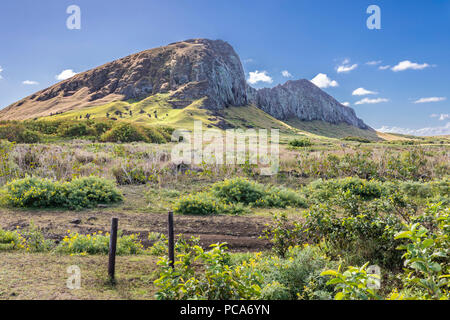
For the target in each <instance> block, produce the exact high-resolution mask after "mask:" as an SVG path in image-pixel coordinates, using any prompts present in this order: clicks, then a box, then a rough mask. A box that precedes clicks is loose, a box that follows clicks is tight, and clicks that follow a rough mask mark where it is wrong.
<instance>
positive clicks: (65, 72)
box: [55, 69, 77, 80]
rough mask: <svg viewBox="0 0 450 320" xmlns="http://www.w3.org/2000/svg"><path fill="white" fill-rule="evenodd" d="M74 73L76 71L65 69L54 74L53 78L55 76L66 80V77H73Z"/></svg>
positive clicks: (57, 78)
mask: <svg viewBox="0 0 450 320" xmlns="http://www.w3.org/2000/svg"><path fill="white" fill-rule="evenodd" d="M76 74H77V73H76V72H74V71H73V70H72V69H66V70H63V71H62V72H61V73H60V74H58V75H57V76H55V78H56V80H66V79H69V78H71V77H73V76H74V75H76Z"/></svg>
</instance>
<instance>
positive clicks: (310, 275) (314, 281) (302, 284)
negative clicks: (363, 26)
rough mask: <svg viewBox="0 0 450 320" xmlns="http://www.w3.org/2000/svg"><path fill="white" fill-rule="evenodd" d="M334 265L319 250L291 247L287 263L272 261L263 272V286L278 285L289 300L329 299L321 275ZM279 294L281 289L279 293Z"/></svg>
mask: <svg viewBox="0 0 450 320" xmlns="http://www.w3.org/2000/svg"><path fill="white" fill-rule="evenodd" d="M332 265H333V264H331V263H330V262H329V260H328V259H327V258H325V257H324V255H323V254H322V253H321V252H320V249H319V248H318V247H313V246H305V247H303V248H302V247H293V248H290V249H289V250H288V251H287V254H286V259H279V258H278V259H272V260H271V261H270V262H269V268H268V270H267V269H266V270H267V271H264V273H263V274H264V280H265V282H266V283H269V285H270V284H272V283H280V284H281V285H282V288H286V289H287V291H288V292H289V296H288V299H289V300H297V299H299V298H301V299H318V298H321V299H324V298H328V299H329V298H330V297H331V292H332V291H331V290H330V288H327V286H326V278H325V277H323V276H322V275H321V272H322V271H323V270H324V269H326V268H327V267H331V266H332ZM278 290H279V291H280V288H279V289H278Z"/></svg>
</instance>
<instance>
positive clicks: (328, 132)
mask: <svg viewBox="0 0 450 320" xmlns="http://www.w3.org/2000/svg"><path fill="white" fill-rule="evenodd" d="M173 102H178V101H174V100H172V99H171V98H170V97H169V94H156V95H153V96H150V97H147V98H145V99H143V100H139V101H133V100H128V101H116V102H111V103H108V104H105V105H101V106H94V107H88V108H84V109H82V110H74V111H69V112H66V113H62V114H58V115H53V116H50V117H45V118H43V119H84V118H85V117H86V115H87V114H89V115H90V118H91V119H97V120H102V119H107V118H108V117H107V116H109V119H117V120H118V121H129V122H134V123H138V124H141V125H148V126H155V125H163V126H170V127H174V128H183V129H189V130H190V129H193V123H194V121H196V120H197V121H202V122H203V124H204V126H206V127H219V128H227V127H237V128H243V129H245V128H276V129H279V130H280V133H281V134H282V135H283V136H294V135H296V134H303V135H309V136H312V137H317V138H318V137H327V138H343V137H347V136H359V137H364V138H368V139H370V140H382V139H389V137H386V135H383V136H381V135H379V134H378V133H377V132H375V131H369V130H362V129H359V128H355V127H352V126H349V125H345V124H341V125H333V124H329V123H326V122H323V121H300V120H298V119H295V120H289V121H286V122H283V121H280V120H277V119H275V118H274V117H272V116H270V115H269V114H267V113H265V112H264V111H262V110H261V109H258V108H257V107H255V106H253V105H249V106H243V107H229V108H226V109H224V110H221V111H217V112H213V111H211V110H207V109H203V108H202V104H203V99H199V100H195V101H194V102H192V103H191V104H190V105H188V106H187V107H185V108H176V107H174V106H173V104H172V103H173ZM392 138H394V137H392ZM395 138H396V139H398V137H395Z"/></svg>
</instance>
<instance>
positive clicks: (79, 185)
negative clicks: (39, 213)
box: [6, 177, 123, 210]
mask: <svg viewBox="0 0 450 320" xmlns="http://www.w3.org/2000/svg"><path fill="white" fill-rule="evenodd" d="M6 190H7V201H8V203H9V204H10V205H12V206H14V207H39V208H43V207H44V208H45V207H65V208H69V209H77V210H79V209H82V208H90V207H94V206H96V205H97V204H99V203H105V204H108V203H115V202H120V201H122V199H123V198H122V195H121V194H120V192H119V191H118V190H117V189H116V187H115V185H114V184H113V183H112V182H110V181H108V180H104V179H102V178H99V177H87V178H77V179H74V180H72V181H70V182H62V183H61V182H54V181H52V180H49V179H42V178H36V177H27V178H24V179H19V180H14V181H12V182H10V183H8V184H7V185H6Z"/></svg>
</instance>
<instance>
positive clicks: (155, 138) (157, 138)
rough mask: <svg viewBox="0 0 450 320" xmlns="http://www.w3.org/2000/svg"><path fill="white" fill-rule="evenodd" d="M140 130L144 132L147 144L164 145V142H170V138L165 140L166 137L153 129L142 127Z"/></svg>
mask: <svg viewBox="0 0 450 320" xmlns="http://www.w3.org/2000/svg"><path fill="white" fill-rule="evenodd" d="M142 129H143V130H144V132H145V134H146V136H147V138H148V142H151V143H166V142H168V141H170V138H169V139H168V140H167V139H166V137H165V136H164V135H163V134H161V132H160V131H158V130H157V129H155V128H149V127H144V128H142Z"/></svg>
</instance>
